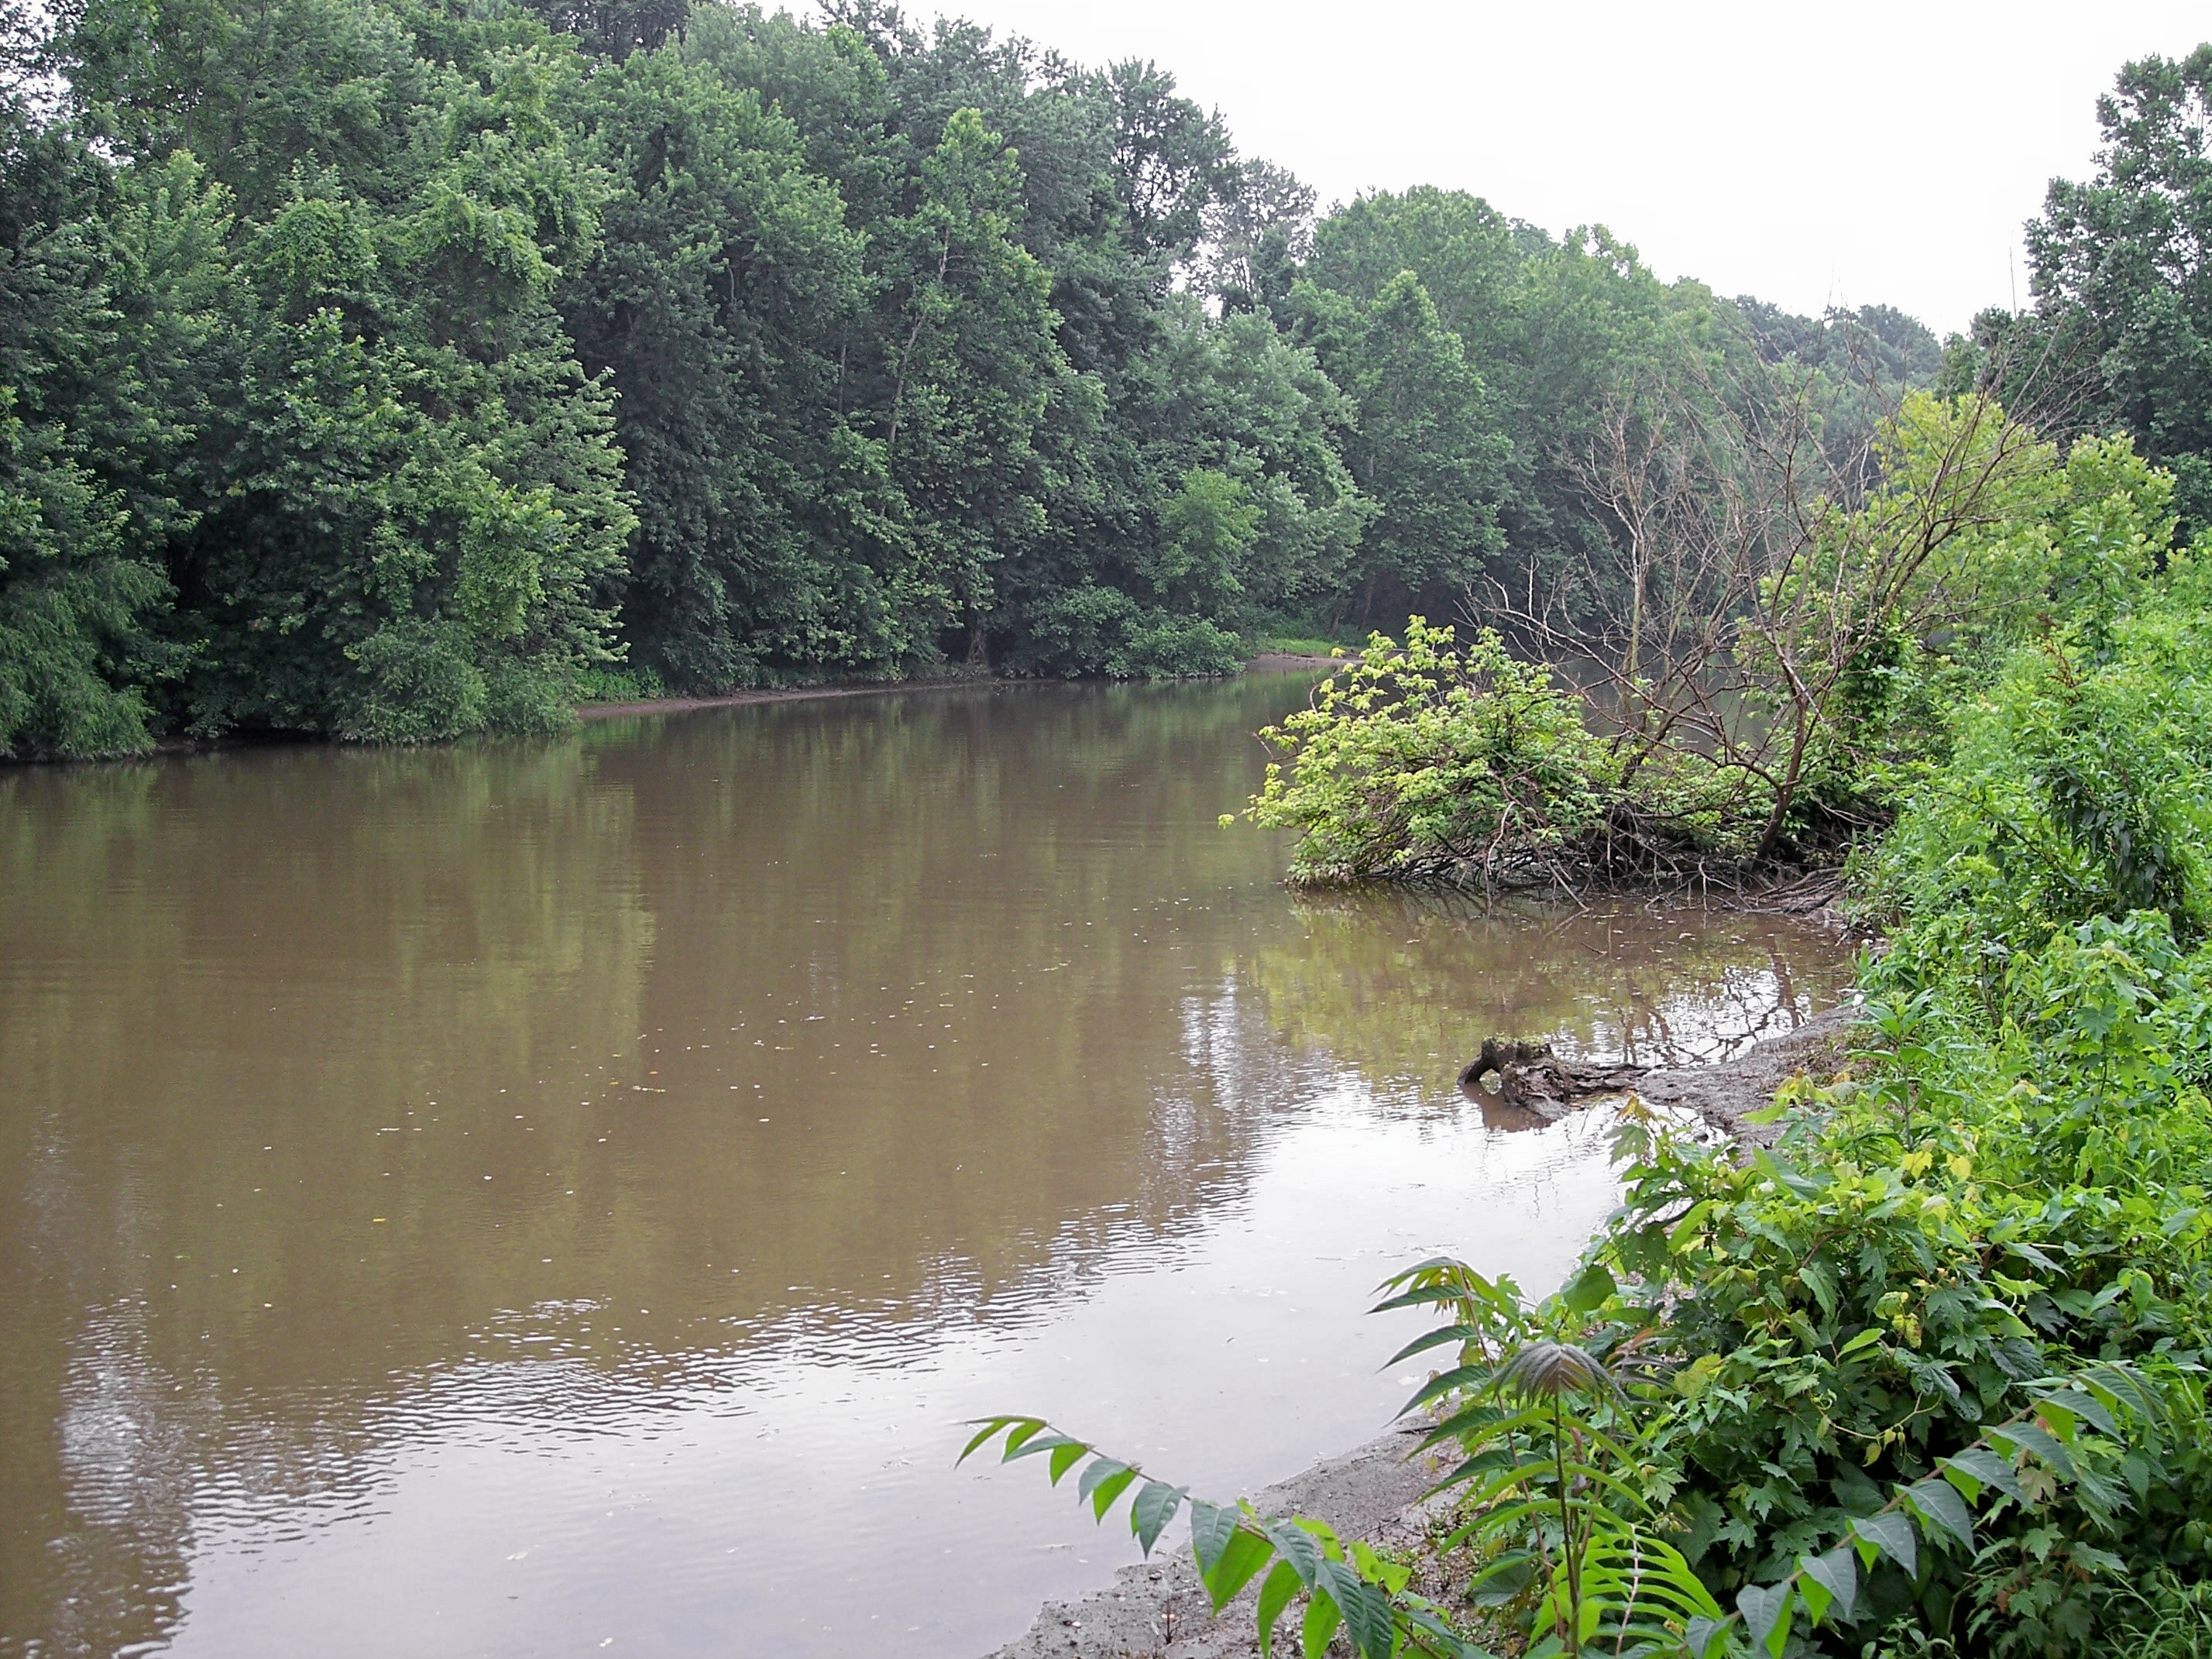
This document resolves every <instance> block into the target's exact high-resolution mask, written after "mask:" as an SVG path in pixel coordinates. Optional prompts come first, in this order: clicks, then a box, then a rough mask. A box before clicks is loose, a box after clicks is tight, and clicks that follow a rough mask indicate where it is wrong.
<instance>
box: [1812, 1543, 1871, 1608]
mask: <svg viewBox="0 0 2212 1659" xmlns="http://www.w3.org/2000/svg"><path fill="white" fill-rule="evenodd" d="M1797 1565H1798V1567H1799V1568H1800V1569H1801V1570H1802V1571H1803V1573H1804V1575H1805V1577H1806V1578H1807V1579H1808V1581H1809V1582H1810V1583H1814V1584H1818V1585H1819V1586H1820V1588H1821V1589H1823V1590H1824V1591H1826V1593H1827V1595H1829V1596H1830V1597H1831V1598H1832V1600H1833V1601H1834V1602H1835V1604H1836V1605H1837V1606H1838V1607H1840V1608H1842V1609H1843V1611H1842V1612H1841V1613H1838V1614H1837V1615H1836V1617H1837V1622H1838V1623H1839V1624H1849V1623H1850V1617H1851V1609H1852V1608H1853V1607H1856V1606H1857V1603H1858V1596H1859V1564H1858V1559H1857V1556H1855V1555H1854V1554H1853V1553H1852V1552H1851V1547H1850V1545H1849V1544H1838V1545H1837V1546H1836V1547H1835V1548H1833V1549H1832V1550H1830V1551H1828V1552H1827V1553H1826V1554H1825V1555H1801V1556H1799V1557H1798V1558H1797ZM1808 1599H1809V1598H1808ZM1821 1611H1822V1610H1821V1609H1817V1608H1816V1609H1815V1610H1814V1613H1813V1618H1814V1622H1815V1623H1817V1622H1819V1620H1820V1615H1821Z"/></svg>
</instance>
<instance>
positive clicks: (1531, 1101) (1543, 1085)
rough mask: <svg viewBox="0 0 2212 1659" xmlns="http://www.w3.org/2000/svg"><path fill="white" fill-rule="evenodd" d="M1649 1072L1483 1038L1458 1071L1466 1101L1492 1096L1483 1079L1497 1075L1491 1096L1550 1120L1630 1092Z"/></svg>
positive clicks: (1528, 1044)
mask: <svg viewBox="0 0 2212 1659" xmlns="http://www.w3.org/2000/svg"><path fill="white" fill-rule="evenodd" d="M1649 1069H1650V1068H1649V1067H1647V1066H1598V1065H1592V1064H1590V1063H1589V1062H1587V1061H1584V1060H1561V1059H1560V1058H1559V1056H1557V1055H1556V1054H1553V1052H1552V1045H1551V1044H1550V1043H1548V1042H1519V1041H1517V1040H1515V1039H1511V1038H1506V1037H1485V1038H1484V1039H1483V1042H1482V1048H1481V1049H1480V1052H1478V1053H1477V1054H1476V1055H1475V1057H1474V1059H1473V1060H1469V1061H1468V1063H1467V1064H1466V1065H1465V1066H1462V1067H1461V1068H1460V1073H1459V1089H1460V1092H1461V1093H1462V1094H1463V1095H1465V1096H1466V1097H1468V1099H1469V1100H1474V1101H1483V1100H1486V1099H1488V1098H1491V1097H1492V1096H1491V1092H1490V1091H1491V1086H1492V1085H1490V1084H1489V1082H1488V1081H1487V1079H1489V1078H1491V1077H1492V1075H1495V1076H1496V1078H1497V1079H1498V1082H1497V1085H1496V1088H1497V1095H1496V1097H1495V1098H1497V1099H1499V1100H1501V1101H1503V1102H1504V1103H1505V1104H1507V1105H1509V1106H1517V1107H1520V1108H1522V1109H1524V1110H1528V1111H1532V1112H1534V1113H1536V1114H1537V1115H1539V1116H1541V1117H1543V1118H1545V1119H1547V1120H1548V1119H1551V1118H1554V1117H1558V1116H1560V1115H1563V1114H1564V1111H1565V1109H1567V1108H1569V1107H1571V1106H1573V1105H1575V1104H1576V1103H1579V1102H1581V1101H1584V1100H1587V1099H1589V1098H1590V1097H1593V1096H1595V1095H1617V1094H1620V1093H1621V1092H1622V1091H1625V1090H1628V1089H1632V1088H1634V1087H1635V1086H1636V1085H1637V1084H1638V1083H1639V1082H1640V1081H1642V1080H1643V1078H1644V1073H1645V1072H1646V1071H1648V1070H1649Z"/></svg>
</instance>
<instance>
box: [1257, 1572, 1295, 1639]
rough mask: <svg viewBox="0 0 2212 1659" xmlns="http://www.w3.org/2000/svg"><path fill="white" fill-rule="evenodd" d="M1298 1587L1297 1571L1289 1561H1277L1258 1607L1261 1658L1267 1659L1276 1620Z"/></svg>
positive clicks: (1289, 1602)
mask: <svg viewBox="0 0 2212 1659" xmlns="http://www.w3.org/2000/svg"><path fill="white" fill-rule="evenodd" d="M1298 1589H1299V1584H1298V1575H1297V1571H1296V1569H1294V1568H1293V1567H1292V1566H1291V1564H1290V1563H1289V1562H1287V1561H1278V1562H1276V1563H1275V1570H1274V1571H1273V1572H1271V1573H1269V1574H1268V1575H1267V1579H1266V1581H1265V1582H1264V1583H1261V1586H1260V1606H1259V1609H1258V1619H1259V1624H1260V1656H1261V1659H1267V1654H1268V1650H1269V1644H1271V1642H1272V1641H1273V1638H1274V1632H1275V1621H1276V1620H1279V1619H1280V1618H1281V1617H1282V1616H1283V1609H1284V1608H1285V1607H1288V1606H1290V1605H1291V1597H1292V1596H1294V1595H1297V1593H1298Z"/></svg>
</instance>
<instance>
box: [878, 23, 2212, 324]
mask: <svg viewBox="0 0 2212 1659" xmlns="http://www.w3.org/2000/svg"><path fill="white" fill-rule="evenodd" d="M909 5H910V8H911V10H910V15H916V16H920V17H927V16H930V15H934V14H936V13H938V12H944V13H947V14H951V15H964V16H967V17H970V18H973V19H975V21H978V22H981V23H987V24H989V25H990V26H992V27H994V28H996V29H998V30H1000V31H1001V32H1006V33H1023V34H1027V35H1029V36H1030V37H1031V38H1032V39H1034V40H1038V41H1040V42H1042V44H1044V45H1047V46H1056V47H1058V48H1059V49H1060V51H1062V52H1066V53H1067V54H1068V55H1069V56H1071V57H1073V58H1077V59H1079V60H1080V61H1082V62H1085V63H1091V64H1097V63H1102V62H1104V61H1107V60H1109V59H1111V58H1127V57H1137V58H1152V60H1154V61H1155V62H1157V63H1158V64H1160V66H1161V67H1163V68H1164V69H1166V70H1170V71H1172V72H1173V73H1174V75H1175V76H1176V79H1177V81H1178V82H1180V83H1181V85H1182V89H1183V91H1184V92H1186V93H1187V94H1189V95H1190V96H1192V97H1194V98H1195V99H1197V100H1199V101H1200V103H1203V104H1207V105H1211V106H1217V107H1218V108H1219V109H1220V111H1221V112H1222V113H1223V114H1224V115H1225V117H1226V118H1228V122H1229V125H1230V129H1231V131H1232V132H1233V133H1234V134H1235V135H1236V137H1237V145H1238V148H1239V149H1240V150H1241V151H1242V152H1243V154H1245V155H1264V156H1267V157H1269V158H1270V159H1272V160H1273V161H1279V162H1280V163H1282V164H1283V165H1284V166H1285V167H1289V168H1291V171H1293V172H1294V173H1297V174H1298V175H1299V176H1300V177H1301V178H1303V179H1305V180H1306V181H1307V182H1308V183H1310V184H1311V185H1314V186H1315V188H1316V189H1317V190H1318V191H1320V193H1321V199H1322V204H1323V205H1324V206H1326V205H1327V204H1328V203H1330V202H1331V201H1333V200H1341V199H1346V198H1348V197H1351V196H1352V195H1354V194H1356V193H1357V192H1358V191H1362V190H1369V189H1376V188H1381V189H1402V188H1403V187H1405V186H1406V185H1414V184H1435V185H1445V186H1449V187H1455V188H1459V189H1464V190H1468V191H1474V192H1475V193H1477V194H1478V195H1481V196H1485V197H1488V198H1489V199H1490V201H1491V202H1492V204H1495V205H1496V206H1497V207H1498V208H1499V209H1500V210H1503V211H1504V212H1506V213H1509V214H1512V215H1515V216H1518V217H1521V218H1523V219H1527V220H1530V221H1532V222H1534V223H1537V224H1540V225H1542V226H1544V227H1545V228H1547V229H1549V230H1551V231H1553V232H1555V233H1556V232H1558V231H1559V230H1562V229H1565V228H1567V227H1569V226H1571V225H1576V224H1583V223H1593V222H1594V223H1601V224H1605V225H1607V226H1609V227H1611V228H1612V229H1613V232H1614V233H1615V234H1617V235H1620V236H1622V237H1624V238H1626V240H1629V241H1631V242H1632V243H1634V244H1635V245H1636V246H1637V247H1638V250H1639V251H1640V252H1642V253H1643V255H1644V258H1645V259H1646V260H1647V261H1648V262H1649V263H1650V264H1651V265H1652V266H1653V267H1654V268H1655V269H1656V270H1658V271H1659V273H1660V274H1661V275H1662V276H1667V277H1669V278H1672V277H1675V276H1697V277H1699V278H1702V279H1703V280H1704V281H1705V282H1707V283H1711V285H1712V286H1713V287H1714V288H1716V289H1718V290H1720V291H1721V292H1722V293H1723V294H1755V295H1759V297H1761V298H1762V299H1767V300H1771V301H1776V302H1778V303H1779V304H1782V305H1784V306H1787V307H1790V309H1792V310H1795V311H1800V312H1807V313H1813V312H1818V311H1820V309H1821V308H1823V307H1826V306H1827V305H1829V304H1831V303H1833V304H1839V305H1846V306H1860V305H1866V304H1869V303H1873V302H1875V301H1885V302H1887V303H1888V304H1891V305H1895V306H1898V307H1902V308H1903V309H1904V310H1906V311H1908V312H1911V313H1913V314H1914V315H1915V316H1917V317H1918V318H1920V319H1922V320H1923V322H1925V323H1927V324H1928V325H1929V326H1930V327H1931V328H1933V329H1935V330H1936V332H1938V333H1939V334H1941V333H1946V332H1948V331H1951V330H1953V329H1956V328H1959V327H1961V326H1963V325H1964V324H1965V323H1966V319H1968V318H1969V317H1970V316H1971V315H1972V313H1974V312H1975V311H1977V310H1978V309H1979V308H1980V307H1983V306H1985V305H1990V304H2003V303H2006V302H2007V301H2008V300H2009V299H2010V298H2011V297H2012V295H2014V293H2015V289H2016V290H2017V293H2018V295H2019V297H2020V299H2021V301H2023V302H2025V301H2026V299H2027V267H2026V263H2025V261H2024V259H2022V258H2021V256H2020V254H2019V251H2018V250H2019V246H2020V228H2021V222H2022V221H2024V220H2026V219H2027V218H2028V217H2029V216H2031V215H2033V213H2035V212H2036V211H2037V210H2038V209H2039V207H2040V206H2041V204H2042V200H2043V191H2044V186H2045V183H2046V182H2047V181H2048V180H2049V179H2051V176H2052V175H2053V174H2054V173H2056V174H2060V175H2063V176H2065V177H2069V178H2077V179H2078V178H2082V177H2085V176H2087V173H2089V171H2090V168H2091V165H2092V160H2093V155H2094V152H2095V149H2096V145H2097V125H2096V112H2095V102H2096V97H2097V94H2099V93H2100V92H2101V91H2104V90H2106V89H2108V88H2110V86H2111V85H2112V76H2113V74H2114V72H2115V71H2117V70H2118V68H2119V66H2120V64H2122V63H2123V62H2124V61H2126V60H2127V59H2129V58H2136V57H2141V56H2142V55H2143V54H2145V53H2147V52H2162V53H2166V54H2168V55H2179V54H2181V53H2185V52H2188V51H2189V50H2190V49H2191V48H2192V47H2194V46H2196V45H2197V43H2198V42H2199V41H2200V40H2205V39H2208V38H2212V8H2208V7H2205V6H2203V5H2202V4H2197V5H2184V4H2180V3H2173V0H2073V3H2069V4H2064V5H2056V4H2047V3H2043V0H2028V3H2011V4H1996V3H1984V0H1920V3H1899V0H1870V3H1860V0H1852V3H1832V4H1830V5H1826V6H1821V7H1812V6H1793V5H1789V4H1786V3H1785V4H1774V3H1766V4H1745V3H1729V0H1680V3H1654V0H1647V3H1642V4H1622V3H1613V0H1606V3H1586V4H1545V3H1541V0H1528V3H1517V4H1503V3H1498V0H1465V3H1460V4H1439V3H1432V0H1411V3H1400V4H1391V5H1382V4H1374V3H1364V4H1360V3H1355V4H1351V5H1346V4H1344V3H1342V0H1332V3H1328V4H1326V5H1324V4H1320V3H1316V0H1267V3H1259V0H1110V3H1099V0H964V3H951V4H939V3H933V0H909Z"/></svg>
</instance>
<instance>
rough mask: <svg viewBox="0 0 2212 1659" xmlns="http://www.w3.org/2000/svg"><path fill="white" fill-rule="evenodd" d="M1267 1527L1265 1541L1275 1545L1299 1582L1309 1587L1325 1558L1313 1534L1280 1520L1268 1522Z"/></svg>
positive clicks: (1277, 1551)
mask: <svg viewBox="0 0 2212 1659" xmlns="http://www.w3.org/2000/svg"><path fill="white" fill-rule="evenodd" d="M1267 1541H1268V1542H1269V1543H1271V1544H1273V1546H1274V1547H1275V1550H1276V1553H1278V1554H1279V1555H1280V1556H1281V1557H1282V1558H1283V1559H1284V1561H1285V1563H1286V1564H1288V1565H1289V1567H1290V1569H1291V1571H1292V1572H1294V1573H1296V1574H1297V1580H1298V1583H1299V1584H1300V1585H1302V1586H1303V1587H1304V1588H1305V1589H1312V1588H1313V1583H1314V1577H1315V1575H1316V1574H1317V1573H1318V1572H1319V1571H1321V1564H1322V1560H1323V1559H1325V1558H1324V1557H1323V1556H1322V1547H1321V1545H1320V1544H1319V1543H1318V1542H1316V1540H1315V1538H1314V1535H1313V1534H1311V1533H1310V1532H1306V1531H1304V1530H1302V1529H1301V1528H1298V1527H1297V1526H1294V1525H1288V1524H1285V1522H1280V1521H1270V1522H1267Z"/></svg>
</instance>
